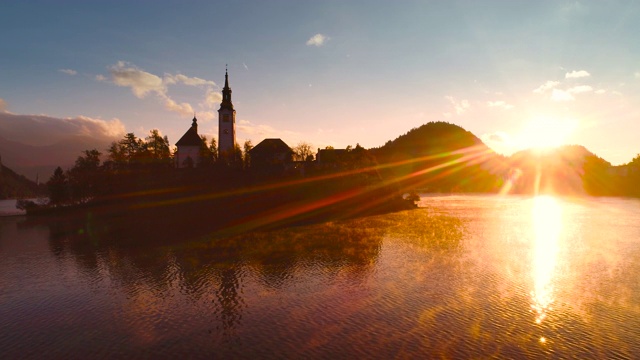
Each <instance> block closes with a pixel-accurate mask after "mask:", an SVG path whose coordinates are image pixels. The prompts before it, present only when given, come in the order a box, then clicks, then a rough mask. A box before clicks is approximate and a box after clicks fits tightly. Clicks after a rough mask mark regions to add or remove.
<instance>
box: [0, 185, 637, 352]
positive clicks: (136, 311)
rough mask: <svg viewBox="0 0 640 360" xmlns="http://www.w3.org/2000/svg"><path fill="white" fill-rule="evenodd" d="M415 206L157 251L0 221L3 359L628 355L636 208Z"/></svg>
mask: <svg viewBox="0 0 640 360" xmlns="http://www.w3.org/2000/svg"><path fill="white" fill-rule="evenodd" d="M421 206H422V208H420V209H418V210H415V211H409V212H401V213H396V214H389V215H382V216H376V217H370V218H363V219H355V220H349V221H344V222H334V223H328V224H317V225H311V226H305V227H296V228H290V229H283V230H277V231H271V232H261V233H253V234H246V235H242V236H236V237H232V238H222V237H219V236H218V237H216V236H213V235H211V236H205V237H199V238H196V239H172V240H175V241H174V242H173V243H174V245H163V246H159V245H156V246H153V245H144V246H142V245H140V246H135V245H131V242H127V243H125V244H123V243H122V242H121V241H120V242H118V241H116V242H115V244H114V242H113V241H109V240H113V239H114V238H115V237H119V236H123V235H122V234H121V233H116V232H113V231H112V230H109V229H110V228H109V226H106V225H105V224H104V223H101V222H100V221H99V219H91V218H88V219H87V220H86V221H83V222H82V223H70V224H65V223H64V221H50V222H48V223H47V222H32V221H27V219H26V218H24V217H5V218H0V358H2V359H13V358H65V359H68V358H96V357H110V358H114V357H117V358H121V357H125V358H126V357H135V358H140V357H143V358H163V357H167V358H169V357H171V358H175V357H183V355H185V356H186V355H189V356H190V357H192V358H256V357H259V358H265V357H266V358H394V357H403V358H406V357H410V358H440V357H442V358H456V359H460V358H471V357H476V358H477V357H497V358H526V357H529V358H549V357H552V358H580V359H587V358H618V359H625V358H629V359H631V358H637V357H638V354H640V201H638V200H631V199H613V198H601V199H566V198H551V197H537V198H526V197H493V196H425V197H423V198H422V201H421ZM203 221H206V217H203ZM143 234H144V233H143ZM149 236H161V234H153V235H149ZM172 236H173V235H172ZM164 240H166V239H164ZM178 240H179V241H178ZM165 243H166V242H165ZM116 244H117V245H116Z"/></svg>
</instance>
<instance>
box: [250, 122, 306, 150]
mask: <svg viewBox="0 0 640 360" xmlns="http://www.w3.org/2000/svg"><path fill="white" fill-rule="evenodd" d="M237 129H238V132H239V133H240V132H241V133H242V134H243V135H244V136H245V137H246V138H247V139H251V138H253V139H252V141H254V140H256V141H254V145H255V144H257V141H260V140H262V139H266V138H271V137H280V138H286V139H287V140H288V141H292V140H296V139H300V138H301V134H299V133H297V132H295V131H290V130H282V129H275V128H274V127H272V126H270V125H265V124H256V123H253V122H251V121H248V120H240V121H238V123H237Z"/></svg>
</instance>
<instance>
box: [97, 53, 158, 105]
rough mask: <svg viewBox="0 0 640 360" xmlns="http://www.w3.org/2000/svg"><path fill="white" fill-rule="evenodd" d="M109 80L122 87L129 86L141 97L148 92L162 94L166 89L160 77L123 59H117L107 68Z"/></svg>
mask: <svg viewBox="0 0 640 360" xmlns="http://www.w3.org/2000/svg"><path fill="white" fill-rule="evenodd" d="M109 72H110V73H111V81H112V82H113V83H114V84H116V85H118V86H122V87H129V88H131V91H132V92H133V94H134V95H135V96H136V97H138V98H140V99H142V98H144V97H145V96H146V95H147V94H148V93H150V92H155V93H156V94H158V95H164V94H165V93H166V91H167V87H166V85H165V83H164V82H163V81H162V78H161V77H159V76H157V75H154V74H152V73H149V72H146V71H144V70H141V69H138V68H137V67H136V66H135V65H133V64H129V63H127V62H124V61H118V63H116V64H115V65H113V66H111V67H110V68H109Z"/></svg>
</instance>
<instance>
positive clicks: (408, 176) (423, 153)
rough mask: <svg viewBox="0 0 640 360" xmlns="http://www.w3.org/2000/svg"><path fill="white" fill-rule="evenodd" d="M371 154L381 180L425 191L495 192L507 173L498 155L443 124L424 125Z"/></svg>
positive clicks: (474, 139) (449, 125) (463, 130)
mask: <svg viewBox="0 0 640 360" xmlns="http://www.w3.org/2000/svg"><path fill="white" fill-rule="evenodd" d="M371 151H372V153H373V154H374V156H375V157H376V159H377V161H378V163H379V164H380V165H382V170H381V174H382V176H383V177H384V178H385V179H387V180H389V181H394V182H396V183H398V184H399V185H401V186H402V187H406V186H409V187H413V188H416V189H420V190H426V191H443V192H448V191H472V192H486V191H496V190H497V189H499V188H500V186H501V182H502V180H501V179H502V178H503V176H502V175H503V174H504V173H505V171H507V169H506V168H505V165H506V164H505V162H504V158H503V157H502V156H500V155H497V154H496V153H495V152H494V151H493V150H491V149H490V148H489V147H487V146H486V145H485V144H484V143H483V142H482V141H481V140H480V139H479V138H478V137H476V136H475V135H473V134H472V133H471V132H469V131H467V130H465V129H463V128H461V127H460V126H457V125H454V124H449V123H447V122H430V123H427V124H425V125H422V126H420V127H418V128H414V129H412V130H410V131H409V132H407V133H406V134H404V135H401V136H399V137H398V138H397V139H395V140H392V141H389V142H387V143H386V144H385V145H384V146H382V147H380V148H375V149H371Z"/></svg>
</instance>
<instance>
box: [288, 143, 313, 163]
mask: <svg viewBox="0 0 640 360" xmlns="http://www.w3.org/2000/svg"><path fill="white" fill-rule="evenodd" d="M292 150H293V156H294V160H296V161H309V157H310V158H311V161H313V147H312V146H311V144H309V143H307V142H304V141H301V142H299V143H298V145H296V146H295V147H294V148H293V149H292Z"/></svg>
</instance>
